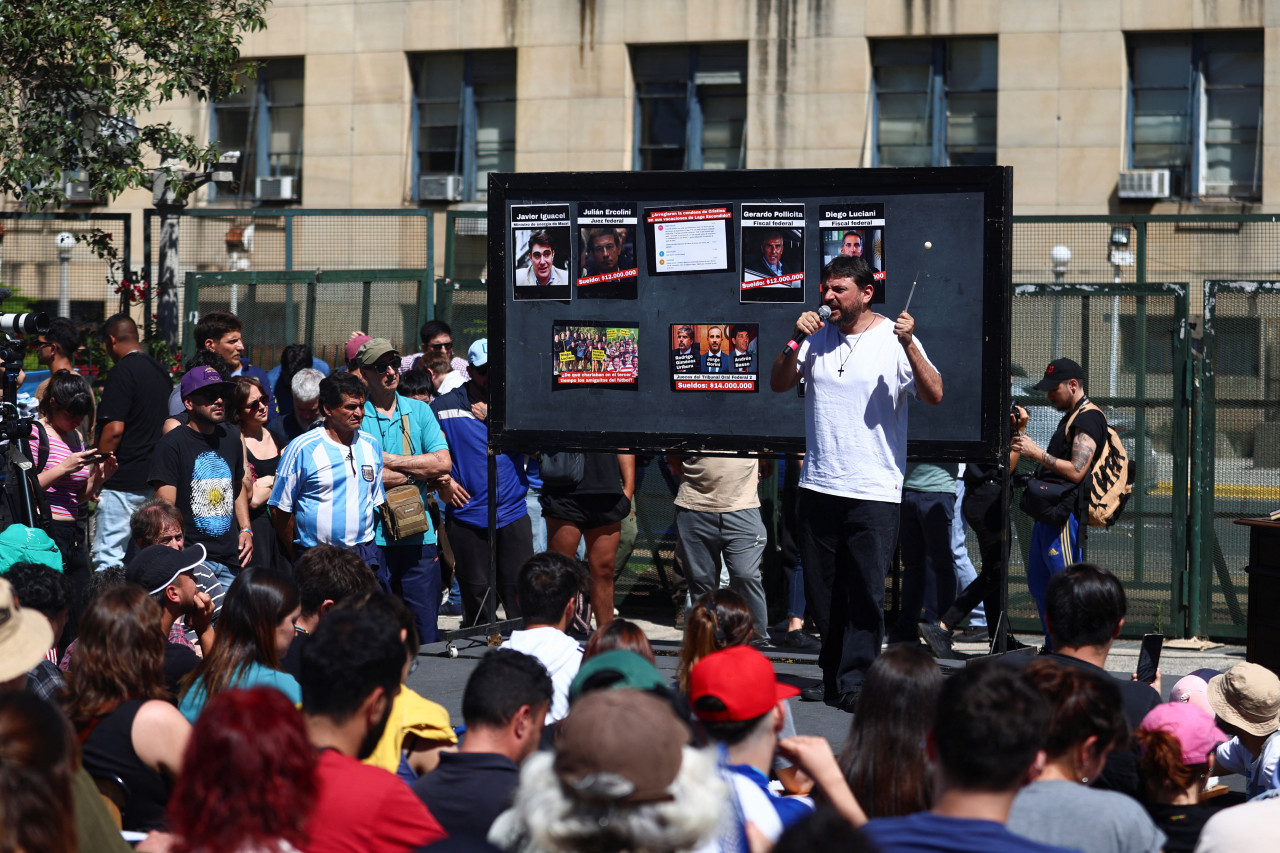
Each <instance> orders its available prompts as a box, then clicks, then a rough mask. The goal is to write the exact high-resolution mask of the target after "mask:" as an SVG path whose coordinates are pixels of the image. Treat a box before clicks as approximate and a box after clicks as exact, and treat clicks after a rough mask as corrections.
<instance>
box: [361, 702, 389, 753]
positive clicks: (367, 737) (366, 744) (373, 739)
mask: <svg viewBox="0 0 1280 853" xmlns="http://www.w3.org/2000/svg"><path fill="white" fill-rule="evenodd" d="M391 705H392V701H391V698H390V697H388V698H387V708H386V710H385V711H383V712H382V719H380V720H378V722H376V723H374V724H373V725H372V726H370V727H369V731H367V732H365V734H364V740H362V741H360V749H359V751H358V752H357V753H356V758H358V759H360V760H361V761H364V760H365V759H366V758H368V757H369V756H371V755H373V751H374V750H375V749H376V748H377V747H378V741H380V740H382V734H383V732H385V731H386V730H387V721H388V720H390V719H391Z"/></svg>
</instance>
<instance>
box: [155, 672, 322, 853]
mask: <svg viewBox="0 0 1280 853" xmlns="http://www.w3.org/2000/svg"><path fill="white" fill-rule="evenodd" d="M315 770H316V751H315V748H314V747H312V746H311V744H310V743H309V742H308V741H307V730H306V727H305V726H304V725H303V722H302V715H301V714H300V713H298V711H297V709H295V708H294V707H293V705H292V703H290V702H289V700H288V699H286V698H285V696H284V694H283V693H281V692H280V691H278V690H270V689H268V688H265V687H255V688H253V689H251V690H224V691H222V692H221V693H219V694H218V695H217V696H214V697H213V698H212V699H210V700H209V702H208V704H207V705H205V709H204V713H203V714H201V715H200V719H199V720H197V721H196V724H195V728H194V729H193V730H192V732H191V741H190V743H189V744H188V745H187V751H186V755H185V756H184V757H183V761H182V776H181V777H180V778H179V780H178V784H177V785H176V786H175V787H174V791H173V794H174V796H173V798H172V799H171V800H170V801H169V812H168V816H169V828H170V831H171V832H172V833H173V836H174V841H173V846H172V847H170V848H169V849H170V853H222V851H239V853H247V851H253V853H292V851H295V850H301V849H305V848H306V843H307V837H306V833H305V831H304V827H305V826H306V823H307V820H308V818H309V817H310V816H311V808H312V805H313V804H314V803H315V799H316V778H315Z"/></svg>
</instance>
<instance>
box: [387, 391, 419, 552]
mask: <svg viewBox="0 0 1280 853" xmlns="http://www.w3.org/2000/svg"><path fill="white" fill-rule="evenodd" d="M400 430H401V432H402V434H403V435H404V448H403V449H405V450H407V451H408V452H407V453H406V454H405V455H406V456H412V455H413V440H412V439H411V438H410V437H409V416H408V415H407V414H401V415H400ZM386 493H387V499H386V501H384V502H383V504H382V519H383V521H385V522H386V523H387V538H388V539H408V538H409V537H410V536H417V535H418V534H420V533H426V532H427V531H428V530H430V529H431V521H430V520H429V519H428V518H427V508H426V506H425V505H424V504H423V503H422V491H421V490H420V489H419V488H418V486H417V485H416V484H415V483H405V484H404V485H403V486H393V487H392V488H390V489H387V490H386Z"/></svg>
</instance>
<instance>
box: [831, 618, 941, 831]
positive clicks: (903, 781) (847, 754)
mask: <svg viewBox="0 0 1280 853" xmlns="http://www.w3.org/2000/svg"><path fill="white" fill-rule="evenodd" d="M941 691H942V670H940V669H939V668H938V663H937V661H935V660H934V659H933V656H932V655H930V654H929V651H928V650H927V649H926V648H925V647H924V646H919V645H916V646H912V645H908V644H905V643H904V644H901V645H896V646H890V647H889V648H888V649H886V650H885V651H884V652H883V653H882V654H881V655H880V656H879V657H877V658H876V660H875V663H873V664H871V668H870V669H868V670H867V677H866V679H865V680H864V681H863V682H862V693H861V694H859V696H858V704H857V707H856V709H855V710H854V714H853V723H852V724H851V725H850V726H849V738H848V739H847V740H846V741H845V743H844V748H843V749H841V750H840V769H842V770H843V771H844V776H845V779H847V780H848V782H849V787H850V789H852V790H853V794H854V796H855V797H857V799H858V802H859V803H861V804H862V807H863V808H864V809H865V810H866V812H867V816H868V817H900V816H903V815H909V814H913V813H915V812H920V811H925V810H927V809H928V808H929V807H930V806H931V805H932V803H933V775H932V772H931V768H930V765H929V762H928V760H927V759H926V758H925V754H924V749H923V748H922V747H921V744H923V743H924V741H925V737H926V736H927V735H928V734H929V730H930V729H932V728H933V723H934V718H935V717H936V715H937V710H938V694H939V693H940V692H941Z"/></svg>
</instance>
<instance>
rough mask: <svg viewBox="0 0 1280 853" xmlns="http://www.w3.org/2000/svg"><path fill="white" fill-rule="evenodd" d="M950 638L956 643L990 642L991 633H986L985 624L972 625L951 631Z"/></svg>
mask: <svg viewBox="0 0 1280 853" xmlns="http://www.w3.org/2000/svg"><path fill="white" fill-rule="evenodd" d="M951 639H952V640H953V641H954V642H957V643H990V642H991V635H990V634H989V633H987V626H986V625H974V626H971V627H968V628H965V629H964V630H963V631H955V632H953V633H952V635H951Z"/></svg>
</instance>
